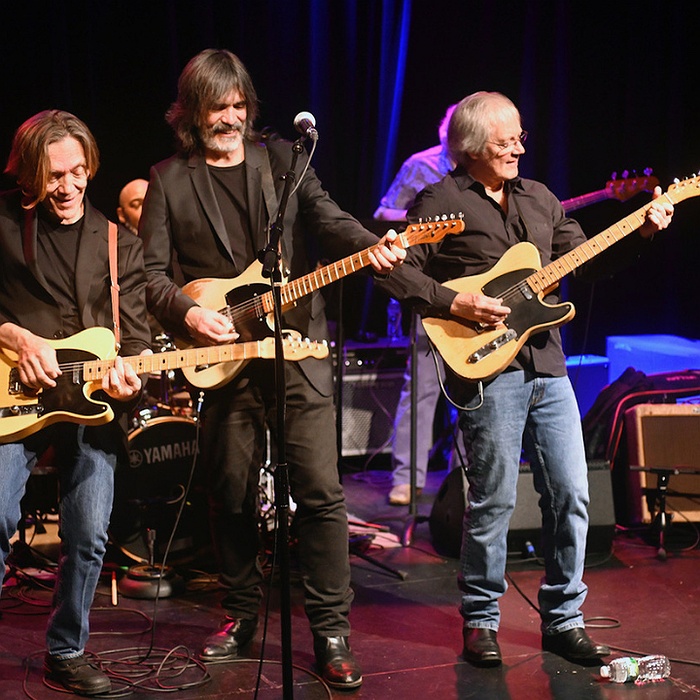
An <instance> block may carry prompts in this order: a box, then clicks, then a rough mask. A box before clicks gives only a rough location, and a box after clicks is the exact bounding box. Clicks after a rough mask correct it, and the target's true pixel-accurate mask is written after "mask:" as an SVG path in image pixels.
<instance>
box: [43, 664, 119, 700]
mask: <svg viewBox="0 0 700 700" xmlns="http://www.w3.org/2000/svg"><path fill="white" fill-rule="evenodd" d="M44 671H45V674H46V679H47V680H50V681H54V682H56V683H60V684H61V685H62V686H63V687H64V688H66V689H67V690H70V691H71V692H72V693H75V694H76V695H88V696H89V695H100V694H101V693H108V692H109V691H110V690H111V689H112V684H111V682H110V680H109V678H108V677H107V675H106V674H105V673H103V672H102V671H101V670H100V669H99V668H98V667H97V666H95V665H94V664H91V663H90V662H89V661H88V660H87V659H86V658H85V655H82V656H76V657H74V658H72V659H59V658H57V657H55V656H51V655H50V654H46V656H45V657H44Z"/></svg>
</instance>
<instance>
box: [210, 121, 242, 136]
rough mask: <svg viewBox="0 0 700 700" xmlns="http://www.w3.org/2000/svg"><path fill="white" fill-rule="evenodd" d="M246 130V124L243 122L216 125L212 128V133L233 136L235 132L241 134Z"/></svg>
mask: <svg viewBox="0 0 700 700" xmlns="http://www.w3.org/2000/svg"><path fill="white" fill-rule="evenodd" d="M244 128H245V124H244V123H243V122H239V123H238V124H222V123H218V124H214V126H213V127H212V129H211V130H212V133H214V134H232V133H233V132H234V131H238V132H240V133H243V129H244Z"/></svg>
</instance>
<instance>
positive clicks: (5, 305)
mask: <svg viewBox="0 0 700 700" xmlns="http://www.w3.org/2000/svg"><path fill="white" fill-rule="evenodd" d="M36 253H37V215H36V210H33V211H30V212H29V213H27V212H26V211H25V210H24V209H22V207H21V194H20V192H19V191H12V192H5V193H3V194H2V195H0V323H5V322H8V321H9V322H12V323H16V324H17V325H19V326H22V327H23V328H26V329H27V330H30V331H31V332H32V333H35V334H36V335H39V336H42V337H44V338H61V337H64V333H63V330H62V319H61V315H60V309H59V307H58V305H57V303H56V301H55V300H54V298H53V297H52V295H51V291H50V289H49V288H48V286H47V283H46V280H45V279H44V276H43V275H42V274H41V271H40V270H39V268H38V265H37V260H36ZM117 257H118V262H119V268H118V283H119V286H120V295H119V299H120V301H119V311H120V321H121V326H122V349H121V352H120V354H122V355H138V354H139V353H140V352H141V351H142V350H144V349H145V348H147V347H149V346H150V331H149V329H148V324H147V323H146V297H145V288H146V276H145V271H144V266H143V246H142V243H141V241H140V240H139V238H138V236H134V235H133V234H132V233H130V232H129V231H127V230H126V229H125V228H122V227H120V228H119V236H118V252H117ZM75 293H76V301H77V306H78V310H79V313H80V320H81V323H82V326H83V328H92V327H95V326H103V327H106V328H110V329H111V328H112V327H113V323H112V300H111V295H110V279H109V248H108V222H107V219H106V218H105V217H104V216H103V215H102V214H101V213H100V212H99V211H97V210H96V209H94V208H93V207H92V206H91V205H90V203H89V202H88V201H87V199H86V200H85V221H84V225H83V233H82V236H81V239H80V246H79V248H78V257H77V261H76V269H75Z"/></svg>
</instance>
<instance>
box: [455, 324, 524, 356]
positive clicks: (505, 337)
mask: <svg viewBox="0 0 700 700" xmlns="http://www.w3.org/2000/svg"><path fill="white" fill-rule="evenodd" d="M517 337H518V334H517V333H516V332H515V331H514V330H513V329H512V328H509V329H508V330H507V331H506V332H505V333H501V335H499V336H498V337H497V338H494V339H493V340H492V341H491V342H490V343H486V345H482V346H481V347H480V348H479V349H478V350H475V351H474V352H473V353H472V354H471V355H469V357H467V362H468V363H469V364H470V365H473V364H476V363H477V362H479V361H480V360H483V359H484V358H485V357H488V356H489V355H490V354H491V353H493V352H495V351H496V350H498V348H500V347H502V346H503V345H505V344H506V343H509V342H510V341H511V340H515V339H516V338H517Z"/></svg>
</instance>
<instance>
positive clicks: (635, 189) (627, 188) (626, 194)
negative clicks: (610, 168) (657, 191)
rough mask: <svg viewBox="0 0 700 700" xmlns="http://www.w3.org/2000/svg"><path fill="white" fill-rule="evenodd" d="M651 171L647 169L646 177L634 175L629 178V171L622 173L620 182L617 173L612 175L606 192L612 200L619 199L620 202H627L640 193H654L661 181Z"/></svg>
mask: <svg viewBox="0 0 700 700" xmlns="http://www.w3.org/2000/svg"><path fill="white" fill-rule="evenodd" d="M651 172H652V171H651V169H650V168H646V169H645V170H644V175H637V174H636V173H633V174H632V177H630V176H629V171H627V170H624V171H623V172H622V179H620V180H618V179H616V178H617V173H613V174H612V179H611V180H608V182H607V183H606V185H605V190H606V192H607V194H608V197H609V198H610V199H617V200H619V201H620V202H626V201H627V200H628V199H631V198H632V197H634V196H635V195H637V194H639V193H640V192H653V191H654V188H655V187H658V185H659V180H658V178H656V177H654V176H653V175H652V174H651Z"/></svg>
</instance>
